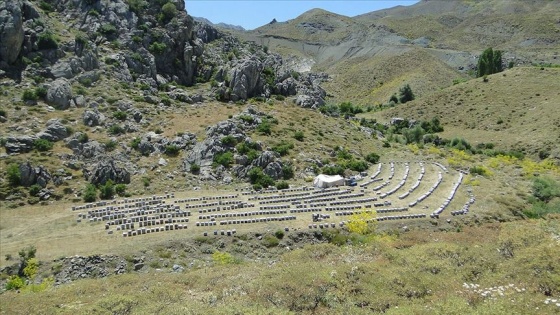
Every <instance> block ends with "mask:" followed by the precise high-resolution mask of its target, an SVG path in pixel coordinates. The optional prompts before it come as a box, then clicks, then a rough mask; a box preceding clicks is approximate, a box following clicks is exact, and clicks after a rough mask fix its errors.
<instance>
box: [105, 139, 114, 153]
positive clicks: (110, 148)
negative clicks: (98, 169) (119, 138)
mask: <svg viewBox="0 0 560 315" xmlns="http://www.w3.org/2000/svg"><path fill="white" fill-rule="evenodd" d="M104 146H105V150H106V151H109V152H111V151H113V150H114V149H115V148H116V147H117V142H116V141H115V140H108V141H106V142H105V143H104Z"/></svg>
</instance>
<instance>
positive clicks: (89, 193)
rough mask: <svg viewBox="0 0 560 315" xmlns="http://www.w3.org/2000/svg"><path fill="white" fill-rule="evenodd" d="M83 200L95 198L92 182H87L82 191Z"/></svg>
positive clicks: (93, 199) (87, 200)
mask: <svg viewBox="0 0 560 315" xmlns="http://www.w3.org/2000/svg"><path fill="white" fill-rule="evenodd" d="M83 199H84V202H94V201H95V200H97V189H96V188H95V185H93V184H87V185H86V188H85V189H84V192H83Z"/></svg>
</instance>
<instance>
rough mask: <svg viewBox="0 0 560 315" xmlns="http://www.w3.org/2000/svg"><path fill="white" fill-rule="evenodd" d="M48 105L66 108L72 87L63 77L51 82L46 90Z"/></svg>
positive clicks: (70, 97) (70, 98)
mask: <svg viewBox="0 0 560 315" xmlns="http://www.w3.org/2000/svg"><path fill="white" fill-rule="evenodd" d="M45 100H46V101H47V103H48V104H49V105H52V106H54V107H55V108H57V109H67V108H68V107H70V102H71V100H72V87H71V86H70V82H68V80H66V79H64V78H59V79H56V80H54V81H53V82H52V83H51V86H50V87H49V89H48V90H47V96H46V99H45Z"/></svg>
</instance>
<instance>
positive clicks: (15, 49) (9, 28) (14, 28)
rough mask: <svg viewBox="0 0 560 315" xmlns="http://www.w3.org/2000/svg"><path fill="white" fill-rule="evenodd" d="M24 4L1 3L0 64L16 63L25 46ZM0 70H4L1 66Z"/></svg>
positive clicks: (16, 0) (14, 2)
mask: <svg viewBox="0 0 560 315" xmlns="http://www.w3.org/2000/svg"><path fill="white" fill-rule="evenodd" d="M21 8H22V2H21V1H19V0H11V1H2V2H0V62H5V63H7V64H11V63H13V62H14V61H16V59H17V57H18V56H19V53H20V51H21V47H22V44H23V36H24V30H23V15H22V11H21ZM0 68H4V67H2V66H1V65H0Z"/></svg>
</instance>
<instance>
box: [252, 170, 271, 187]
mask: <svg viewBox="0 0 560 315" xmlns="http://www.w3.org/2000/svg"><path fill="white" fill-rule="evenodd" d="M247 177H249V181H250V182H251V184H257V185H260V186H262V187H264V188H266V187H269V186H273V185H274V180H273V179H272V178H271V177H270V176H268V175H266V174H265V173H264V172H263V170H262V168H260V167H253V168H252V169H251V170H250V171H249V172H247Z"/></svg>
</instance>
